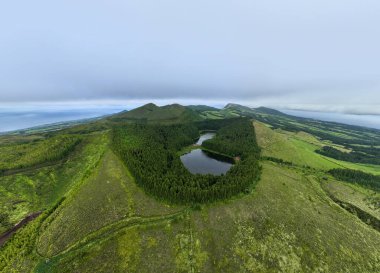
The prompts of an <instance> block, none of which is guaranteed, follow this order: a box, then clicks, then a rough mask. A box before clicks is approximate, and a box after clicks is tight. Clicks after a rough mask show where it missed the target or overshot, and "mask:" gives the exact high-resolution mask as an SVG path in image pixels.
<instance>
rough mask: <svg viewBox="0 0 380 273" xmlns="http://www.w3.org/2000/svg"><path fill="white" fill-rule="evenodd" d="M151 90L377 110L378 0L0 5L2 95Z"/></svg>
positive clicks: (39, 97)
mask: <svg viewBox="0 0 380 273" xmlns="http://www.w3.org/2000/svg"><path fill="white" fill-rule="evenodd" d="M151 100H152V101H156V102H174V101H178V102H182V103H186V102H189V103H198V102H199V103H211V104H216V103H217V104H223V103H224V102H228V101H233V102H238V103H239V102H240V103H243V104H246V105H251V106H258V105H265V106H269V107H277V108H290V109H309V110H328V111H342V112H350V113H377V114H380V1H379V0H333V1H331V0H308V1H305V0H287V1H284V0H265V1H264V0H262V1H257V0H234V1H232V0H229V1H225V0H208V1H207V0H192V1H178V0H170V1H169V0H160V1H157V0H154V1H153V0H152V1H148V0H135V1H127V0H107V1H104V0H102V1H100V0H91V1H87V0H75V1H73V0H64V1H58V0H55V1H51V0H48V1H39V0H34V1H29V0H24V1H20V0H12V1H2V3H1V4H0V106H2V107H14V106H15V105H17V106H19V105H23V104H24V103H25V104H28V105H32V104H35V105H40V104H41V103H42V104H46V105H47V104H49V105H51V103H52V102H54V103H57V104H62V105H65V104H72V103H73V104H76V105H78V104H79V105H86V104H91V105H94V104H95V105H96V104H122V103H123V104H128V103H129V102H139V101H143V102H145V101H151Z"/></svg>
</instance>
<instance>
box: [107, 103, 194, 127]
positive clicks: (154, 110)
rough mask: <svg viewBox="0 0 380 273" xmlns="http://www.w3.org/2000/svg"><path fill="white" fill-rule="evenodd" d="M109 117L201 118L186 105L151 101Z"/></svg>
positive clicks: (163, 119)
mask: <svg viewBox="0 0 380 273" xmlns="http://www.w3.org/2000/svg"><path fill="white" fill-rule="evenodd" d="M110 119H111V120H113V121H117V120H135V121H136V120H139V121H146V122H163V123H176V122H186V121H197V120H201V118H200V117H199V115H198V114H197V112H196V111H194V110H192V109H190V108H188V107H185V106H182V105H179V104H171V105H165V106H161V107H160V106H157V105H155V104H153V103H148V104H145V105H143V106H141V107H138V108H136V109H133V110H131V111H128V112H121V113H119V114H116V115H113V116H112V117H111V118H110Z"/></svg>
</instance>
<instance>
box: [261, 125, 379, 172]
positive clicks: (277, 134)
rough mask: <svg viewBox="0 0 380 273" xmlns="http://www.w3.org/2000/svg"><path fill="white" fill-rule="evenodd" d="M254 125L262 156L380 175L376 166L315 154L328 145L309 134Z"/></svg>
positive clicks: (312, 165) (319, 167)
mask: <svg viewBox="0 0 380 273" xmlns="http://www.w3.org/2000/svg"><path fill="white" fill-rule="evenodd" d="M254 125H255V128H256V135H257V141H258V143H259V145H260V147H262V155H263V156H271V157H277V158H281V159H283V160H285V161H289V162H293V163H294V164H297V165H300V166H303V165H305V166H306V165H307V166H310V167H312V168H315V169H321V170H329V169H333V168H351V169H356V170H361V171H364V172H369V173H373V174H380V167H379V166H376V165H370V164H355V163H350V162H345V161H339V160H336V159H333V158H329V157H326V156H323V155H320V154H317V153H315V150H317V149H318V148H320V147H322V146H324V145H328V143H326V142H323V141H320V140H318V139H317V138H315V137H314V136H311V135H309V134H306V133H302V132H301V133H291V132H286V131H282V130H273V129H271V128H269V127H268V126H267V125H265V124H264V123H261V122H255V123H254Z"/></svg>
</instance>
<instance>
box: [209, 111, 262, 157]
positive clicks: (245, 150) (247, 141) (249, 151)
mask: <svg viewBox="0 0 380 273" xmlns="http://www.w3.org/2000/svg"><path fill="white" fill-rule="evenodd" d="M202 146H203V147H205V148H207V149H209V150H213V151H218V152H220V153H223V154H226V155H229V156H231V157H236V156H239V157H241V158H242V159H245V158H247V157H249V156H256V158H257V157H258V156H259V154H260V149H259V147H258V145H257V142H256V137H255V130H254V127H253V126H252V124H251V122H250V120H249V119H243V118H242V119H235V120H234V122H233V123H230V124H228V125H226V126H223V127H222V128H221V129H219V131H218V133H217V135H216V136H215V137H214V138H212V139H209V140H206V141H204V142H203V144H202Z"/></svg>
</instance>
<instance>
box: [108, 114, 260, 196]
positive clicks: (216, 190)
mask: <svg viewBox="0 0 380 273" xmlns="http://www.w3.org/2000/svg"><path fill="white" fill-rule="evenodd" d="M222 123H223V122H220V123H219V126H220V124H222ZM228 123H229V124H230V125H228V126H229V130H233V131H235V135H234V137H233V138H228V137H226V136H224V137H223V135H224V134H227V135H230V132H227V131H226V130H224V129H223V128H224V126H223V127H222V129H220V130H219V131H218V133H217V138H218V139H219V138H221V139H223V140H224V146H227V147H228V148H227V149H228V154H231V155H237V156H242V160H241V161H239V162H237V163H236V164H235V165H234V166H233V167H232V168H231V169H230V170H229V171H228V172H227V174H226V175H221V176H214V175H199V174H197V175H194V174H191V173H190V172H189V171H188V170H187V169H186V168H185V167H184V166H183V164H182V162H181V160H180V158H179V156H178V153H177V152H178V150H180V149H181V148H183V147H185V146H188V145H191V144H192V143H194V141H195V140H196V138H197V137H198V136H199V132H198V130H199V128H202V129H205V128H204V127H202V126H204V124H203V125H202V126H199V127H197V126H196V124H195V123H188V124H181V125H166V126H165V125H146V124H129V125H125V126H116V127H115V128H114V129H113V137H112V139H113V141H112V143H113V148H114V150H115V151H116V152H117V153H118V154H119V155H120V157H121V158H122V159H123V160H124V162H125V163H126V164H127V166H128V168H129V169H130V171H131V173H132V174H133V176H134V178H135V180H136V182H137V183H138V184H139V186H141V187H142V188H143V189H144V190H145V191H147V192H148V193H150V194H152V195H154V196H156V197H158V198H160V199H164V200H168V201H170V202H174V203H203V202H211V201H215V200H219V199H224V198H228V197H231V196H233V195H236V194H238V193H241V192H243V191H245V190H248V189H249V188H251V187H252V186H253V185H254V183H255V181H257V180H258V178H259V175H260V167H259V164H258V157H259V152H258V151H259V149H258V147H257V144H256V140H255V134H254V129H253V126H252V125H251V123H250V122H248V121H247V120H245V121H244V122H242V121H239V120H234V121H233V122H231V121H230V122H228ZM198 125H199V124H198ZM214 125H215V124H214ZM214 128H216V126H215V127H214ZM248 131H249V132H250V133H249V134H248V133H247V132H248ZM245 138H247V139H245ZM235 142H237V143H240V145H241V144H244V145H245V149H242V148H241V147H240V145H236V143H235ZM251 146H253V147H251ZM234 149H237V150H234ZM216 151H217V152H220V153H225V152H226V151H225V150H216Z"/></svg>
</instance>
